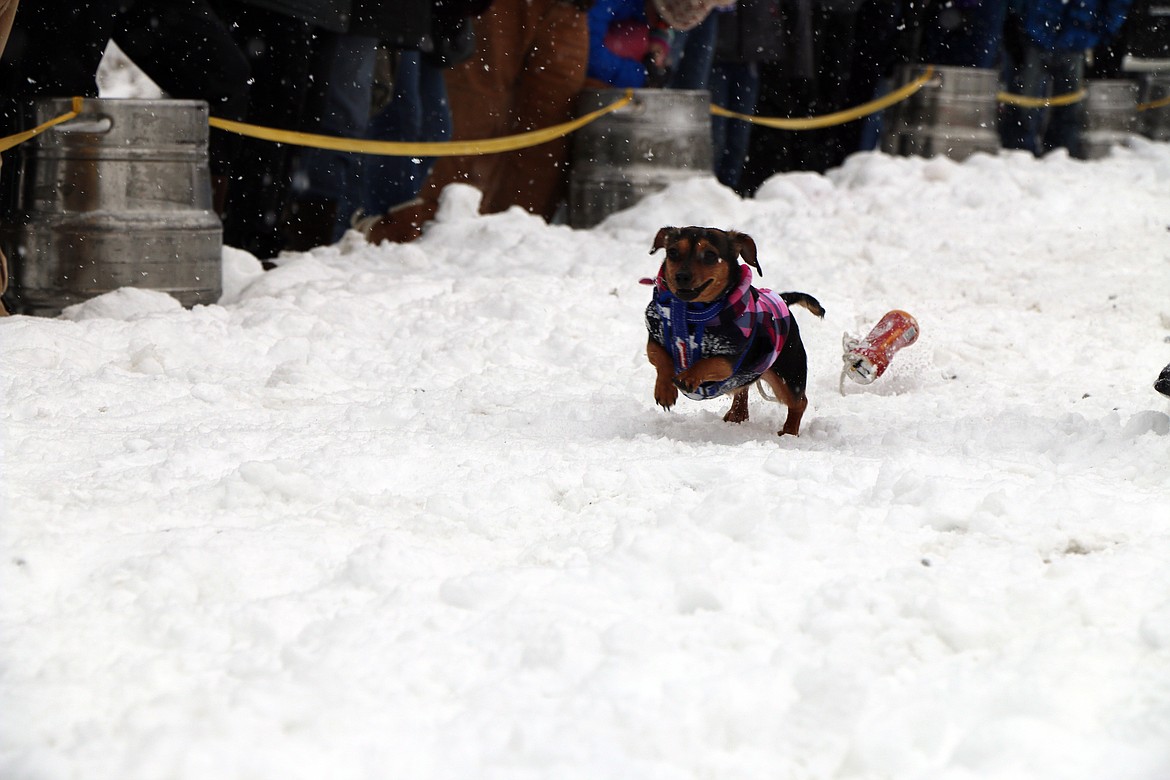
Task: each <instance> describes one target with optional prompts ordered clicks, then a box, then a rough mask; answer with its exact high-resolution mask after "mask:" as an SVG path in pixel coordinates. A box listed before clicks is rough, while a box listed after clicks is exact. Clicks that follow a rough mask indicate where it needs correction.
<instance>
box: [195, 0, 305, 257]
mask: <svg viewBox="0 0 1170 780" xmlns="http://www.w3.org/2000/svg"><path fill="white" fill-rule="evenodd" d="M212 5H213V6H214V7H215V9H216V11H217V13H218V14H219V16H220V18H221V19H223V21H224V22H225V23H227V24H228V26H229V28H230V29H231V31H232V36H233V37H234V38H235V40H236V44H237V45H238V46H239V47H240V49H241V50H242V51H243V52H244V56H245V57H247V59H248V64H249V66H250V67H251V70H252V91H251V96H250V99H249V102H248V116H247V121H248V122H249V123H251V124H254V125H261V126H265V127H273V128H277V129H280V130H302V129H303V127H304V118H305V116H304V115H305V105H306V102H307V97H308V91H309V85H310V75H311V70H312V55H313V41H314V35H313V30H314V28H313V27H312V26H311V25H310V24H309V23H307V22H303V21H300V20H298V19H293V18H292V17H290V16H285V15H283V14H280V13H276V12H274V11H268V10H266V9H263V8H259V7H256V6H251V5H246V4H244V3H242V2H239V0H212ZM212 132H221V131H218V130H213V131H212ZM290 163H291V150H290V147H289V146H288V145H286V144H280V143H273V142H271V141H263V140H259V139H252V138H246V137H241V138H240V139H239V140H238V150H237V154H236V157H235V159H234V161H233V163H232V170H231V173H230V183H229V185H228V194H227V207H226V213H225V214H224V215H223V241H224V243H225V244H227V245H228V246H233V247H236V248H239V249H244V250H247V251H248V252H251V253H252V254H254V255H255V256H256V257H258V258H260V259H261V260H264V259H268V258H272V257H275V256H276V255H278V254H279V253H280V250H281V249H282V248H283V246H284V241H285V238H284V235H283V231H282V229H281V227H282V224H281V223H282V220H283V219H284V209H285V205H286V203H287V201H288V198H289V193H290V190H291V186H290V185H291V181H290Z"/></svg>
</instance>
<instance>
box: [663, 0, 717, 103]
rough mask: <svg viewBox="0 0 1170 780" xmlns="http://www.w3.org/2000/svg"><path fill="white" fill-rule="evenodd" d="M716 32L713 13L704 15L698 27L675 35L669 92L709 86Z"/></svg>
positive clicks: (715, 16) (715, 18)
mask: <svg viewBox="0 0 1170 780" xmlns="http://www.w3.org/2000/svg"><path fill="white" fill-rule="evenodd" d="M718 32H719V14H718V13H717V12H715V13H710V14H707V18H706V19H704V20H703V21H702V22H700V23H699V26H698V27H695V28H693V29H690V30H688V31H686V32H684V33H675V48H676V50H677V51H678V59H677V63H676V65H675V67H674V74H673V75H672V76H671V77H670V87H671V89H707V88H708V87H709V86H710V83H711V66H712V65H713V64H714V62H715V37H716V34H717V33H718ZM680 38H682V40H681V42H680V40H679V39H680Z"/></svg>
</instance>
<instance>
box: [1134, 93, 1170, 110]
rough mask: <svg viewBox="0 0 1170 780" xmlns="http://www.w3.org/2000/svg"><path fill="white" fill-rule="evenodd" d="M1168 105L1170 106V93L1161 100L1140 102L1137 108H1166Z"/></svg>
mask: <svg viewBox="0 0 1170 780" xmlns="http://www.w3.org/2000/svg"><path fill="white" fill-rule="evenodd" d="M1166 106H1170V95H1167V96H1166V97H1164V98H1162V99H1161V100H1154V101H1152V102H1150V103H1138V107H1137V110H1138V111H1153V110H1154V109H1155V108H1165V107H1166Z"/></svg>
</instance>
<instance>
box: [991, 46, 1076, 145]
mask: <svg viewBox="0 0 1170 780" xmlns="http://www.w3.org/2000/svg"><path fill="white" fill-rule="evenodd" d="M1084 79H1085V55H1084V53H1083V52H1080V51H1042V50H1040V49H1038V48H1036V47H1034V46H1029V47H1028V48H1027V50H1026V51H1025V52H1024V61H1023V62H1022V63H1014V65H1013V66H1009V68H1008V70H1007V73H1006V75H1005V78H1004V81H1005V82H1006V83H1007V84H1008V91H1009V92H1013V93H1016V94H1020V95H1027V96H1029V97H1046V96H1050V95H1051V96H1059V95H1065V94H1068V93H1070V92H1076V91H1077V90H1079V89H1081V87H1082V86H1083V84H1084ZM1084 121H1085V106H1084V102H1083V101H1081V102H1077V103H1072V104H1070V105H1067V106H1051V107H1046V108H1023V107H1020V106H1015V105H1012V104H1010V103H1009V104H1007V105H1005V106H1004V111H1003V117H1002V119H1001V122H1000V136H1001V137H1002V140H1003V145H1004V148H1005V149H1027V150H1028V151H1030V152H1032V153H1033V154H1035V155H1037V156H1039V155H1042V154H1044V153H1045V152H1050V151H1052V150H1053V149H1055V148H1057V147H1061V146H1063V147H1064V148H1066V149H1068V151H1069V154H1071V155H1072V156H1073V157H1080V156H1082V154H1083V150H1082V148H1081V128H1082V126H1083V125H1084Z"/></svg>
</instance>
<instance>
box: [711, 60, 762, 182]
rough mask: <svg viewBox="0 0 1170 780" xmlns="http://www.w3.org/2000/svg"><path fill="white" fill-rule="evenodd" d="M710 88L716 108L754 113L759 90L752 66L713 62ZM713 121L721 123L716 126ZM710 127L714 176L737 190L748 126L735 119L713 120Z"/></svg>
mask: <svg viewBox="0 0 1170 780" xmlns="http://www.w3.org/2000/svg"><path fill="white" fill-rule="evenodd" d="M711 86H712V100H713V101H714V102H715V103H716V104H717V105H720V106H723V107H724V108H726V109H728V110H729V111H734V112H735V113H737V114H746V115H748V116H751V115H752V114H754V113H755V109H756V99H757V97H758V95H759V89H760V71H759V67H758V66H757V65H756V64H754V63H716V65H715V68H714V70H713V72H712V81H711ZM717 91H718V92H717ZM717 94H718V96H717ZM721 101H722V102H721ZM715 120H721V121H719V122H718V123H717V122H716V121H715ZM716 124H718V125H719V127H718V128H717V127H716ZM711 126H712V141H713V143H714V150H715V175H716V177H717V178H718V179H719V182H720V183H721V184H723V185H725V186H727V187H731V188H732V189H737V188H738V187H739V180H740V177H741V175H742V173H743V166H744V160H745V158H746V157H747V150H748V140H749V138H750V135H751V124H750V123H748V122H744V121H742V120H739V119H723V118H722V117H713V118H712V123H711Z"/></svg>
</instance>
